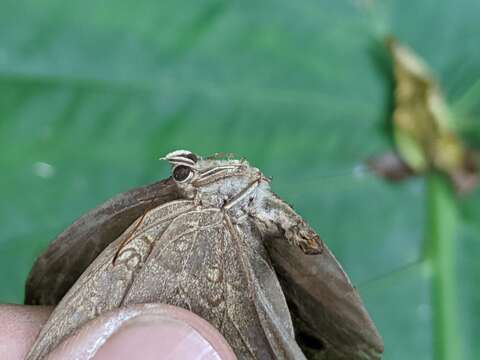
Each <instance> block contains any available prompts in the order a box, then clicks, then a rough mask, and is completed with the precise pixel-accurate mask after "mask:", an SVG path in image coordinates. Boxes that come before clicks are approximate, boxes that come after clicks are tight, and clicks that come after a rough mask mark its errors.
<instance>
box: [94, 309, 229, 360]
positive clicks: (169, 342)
mask: <svg viewBox="0 0 480 360" xmlns="http://www.w3.org/2000/svg"><path fill="white" fill-rule="evenodd" d="M136 358H141V359H145V360H150V359H185V360H200V359H202V360H214V359H215V360H221V357H220V356H219V354H218V353H217V352H216V351H215V349H214V348H213V346H212V345H211V344H210V343H209V342H208V341H207V339H206V338H204V337H203V336H202V335H200V333H199V332H198V331H196V330H195V329H194V328H193V327H191V326H190V325H188V324H187V323H185V322H182V321H179V320H175V319H170V318H166V317H163V316H148V317H147V316H138V317H136V318H135V319H133V320H131V321H130V322H129V323H127V324H125V325H124V326H122V327H121V328H119V329H118V330H117V331H116V332H115V333H114V334H113V335H112V336H111V337H110V338H108V340H107V341H106V342H105V344H104V345H103V346H102V347H101V348H100V349H99V350H98V352H97V353H96V355H95V357H94V359H95V360H110V359H118V360H123V359H136Z"/></svg>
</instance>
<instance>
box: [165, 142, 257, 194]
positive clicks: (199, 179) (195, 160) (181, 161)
mask: <svg viewBox="0 0 480 360" xmlns="http://www.w3.org/2000/svg"><path fill="white" fill-rule="evenodd" d="M161 159H162V160H167V161H168V162H169V163H170V165H171V166H172V178H173V180H175V182H176V183H177V186H178V188H179V189H180V190H181V191H182V192H183V193H184V195H185V196H186V197H188V198H193V197H194V196H197V195H198V196H201V197H202V198H204V196H202V195H205V194H207V193H209V197H212V196H216V195H219V196H223V197H224V198H227V199H228V198H230V197H232V196H234V195H235V192H236V191H237V185H238V187H239V188H241V187H242V186H243V184H244V183H248V182H251V181H252V180H253V179H255V178H258V177H259V176H261V174H260V171H259V170H258V169H256V168H253V167H251V166H250V165H249V164H248V162H247V161H245V160H235V159H233V158H232V156H231V155H228V156H223V155H220V154H216V155H214V156H210V157H207V158H202V157H200V156H198V155H196V154H194V153H192V152H191V151H188V150H176V151H173V152H171V153H169V154H167V155H166V156H164V157H163V158H161Z"/></svg>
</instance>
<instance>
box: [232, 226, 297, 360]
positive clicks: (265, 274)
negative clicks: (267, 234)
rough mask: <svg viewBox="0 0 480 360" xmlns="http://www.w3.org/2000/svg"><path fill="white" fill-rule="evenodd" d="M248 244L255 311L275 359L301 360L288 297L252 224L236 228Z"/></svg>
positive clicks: (247, 253)
mask: <svg viewBox="0 0 480 360" xmlns="http://www.w3.org/2000/svg"><path fill="white" fill-rule="evenodd" d="M235 230H236V231H237V233H238V236H239V237H240V238H241V239H242V241H241V243H243V244H247V246H246V248H247V249H249V251H245V252H244V253H243V254H244V256H247V257H248V261H249V263H250V265H251V266H250V269H251V279H252V287H253V296H254V298H255V301H254V303H255V308H256V311H257V314H258V317H259V320H260V322H261V324H262V328H263V331H264V333H265V334H266V335H267V339H268V340H269V343H270V346H271V349H272V351H273V353H274V358H275V359H288V360H293V359H295V360H301V359H305V355H304V354H303V352H302V350H301V349H300V347H299V346H298V344H297V342H296V340H295V333H294V327H293V324H292V320H291V316H290V311H289V309H288V306H287V302H286V299H285V295H284V293H283V291H282V288H281V286H280V283H279V280H278V278H277V275H276V273H275V270H274V269H273V266H272V264H271V262H270V258H269V256H268V253H267V252H266V249H265V247H264V242H263V239H262V236H261V234H260V233H259V232H258V230H257V229H256V228H255V226H254V225H253V224H251V223H249V222H244V223H240V224H237V225H236V229H235Z"/></svg>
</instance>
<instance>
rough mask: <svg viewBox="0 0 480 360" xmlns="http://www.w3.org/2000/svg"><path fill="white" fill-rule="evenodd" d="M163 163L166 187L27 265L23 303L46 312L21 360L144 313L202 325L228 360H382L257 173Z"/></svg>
mask: <svg viewBox="0 0 480 360" xmlns="http://www.w3.org/2000/svg"><path fill="white" fill-rule="evenodd" d="M165 159H166V160H168V161H169V162H170V163H171V165H172V178H171V179H168V180H165V181H162V182H159V183H156V184H153V185H150V186H147V187H144V188H140V189H135V190H132V191H130V192H127V193H124V194H121V195H119V196H117V197H115V198H113V199H111V200H109V201H108V202H106V203H105V204H103V205H101V206H100V207H98V208H97V209H94V210H92V211H91V212H90V213H88V214H86V215H84V216H83V217H82V218H80V219H79V220H78V221H77V222H75V223H74V224H73V225H72V226H71V227H70V228H68V229H67V230H66V231H65V232H64V233H62V234H60V236H59V237H58V238H57V239H56V240H55V241H54V242H53V243H52V244H51V245H50V247H49V248H48V249H47V251H46V252H45V253H44V254H43V255H42V256H41V257H40V258H39V259H38V260H37V261H36V263H35V265H34V266H33V268H32V271H31V273H30V275H29V278H28V281H27V285H26V298H25V302H26V303H27V304H49V305H57V307H56V308H55V310H54V312H53V313H52V315H51V317H50V319H49V320H48V322H47V323H46V324H45V326H44V327H43V329H42V330H41V332H40V334H39V336H38V338H37V339H36V342H35V344H34V346H33V347H32V349H31V351H30V353H29V355H28V359H41V358H44V357H45V356H46V355H47V354H48V353H49V352H50V351H51V350H52V349H54V348H55V347H56V346H57V345H59V344H60V343H61V342H62V340H63V339H65V338H66V337H68V336H69V335H71V334H72V333H73V332H74V331H75V330H76V329H77V328H78V327H80V326H81V325H83V324H84V323H85V322H86V321H88V320H90V319H93V318H95V317H96V316H98V315H100V314H102V313H104V312H106V311H108V310H111V309H113V308H116V307H119V306H126V305H129V304H136V303H150V302H160V303H168V304H173V305H177V306H181V307H184V308H186V309H189V310H191V311H193V312H195V313H197V314H198V315H200V316H202V317H203V318H204V319H206V320H207V321H209V322H210V323H212V324H213V325H214V326H215V327H217V329H219V331H220V332H221V333H222V334H223V335H224V336H225V338H226V339H227V341H228V342H229V343H230V345H231V346H232V348H233V350H234V351H235V353H236V355H237V357H238V358H239V359H304V358H305V355H304V353H303V352H302V350H301V349H300V347H299V345H298V344H300V346H301V348H302V349H303V351H304V352H305V354H307V356H308V357H309V358H318V359H379V358H380V357H381V353H382V352H383V343H382V340H381V338H380V336H379V335H378V333H377V331H376V329H375V326H374V325H373V323H372V321H371V320H370V318H369V316H368V313H367V312H366V310H365V308H364V307H363V305H362V302H361V299H360V298H359V296H358V294H357V292H356V291H355V290H354V288H353V287H352V285H351V284H350V281H349V280H348V277H347V276H346V274H345V273H344V272H343V270H342V268H341V266H340V265H339V264H338V262H337V261H336V260H335V258H334V257H333V255H332V254H331V253H330V251H329V250H328V248H327V247H326V246H325V245H324V244H323V243H322V242H321V240H320V239H319V237H318V235H317V234H316V233H315V232H314V231H313V230H312V229H311V228H310V226H309V225H308V224H307V223H306V222H305V221H304V220H303V219H302V218H301V217H300V216H299V215H298V214H296V213H295V212H294V210H293V209H292V208H291V207H290V206H289V205H287V204H286V203H285V202H284V201H282V200H281V199H280V198H279V197H278V196H276V195H275V194H274V193H273V192H272V191H271V190H270V186H269V180H268V179H267V178H265V177H264V176H263V175H262V173H261V172H260V171H259V170H258V169H257V168H254V167H251V166H250V165H249V164H248V163H247V162H246V161H245V160H233V159H218V158H206V159H202V158H199V157H198V156H196V155H195V154H193V153H191V152H189V151H184V150H180V151H174V152H172V153H170V154H168V155H167V156H166V157H165ZM292 244H293V245H295V246H291V245H292ZM277 276H278V278H277ZM279 280H280V281H279ZM287 302H288V306H287ZM292 319H293V322H292ZM297 342H298V343H297Z"/></svg>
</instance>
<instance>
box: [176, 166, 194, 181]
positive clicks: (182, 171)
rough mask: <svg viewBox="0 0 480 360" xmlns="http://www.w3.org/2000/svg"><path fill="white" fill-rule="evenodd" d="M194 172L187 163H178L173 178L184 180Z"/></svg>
mask: <svg viewBox="0 0 480 360" xmlns="http://www.w3.org/2000/svg"><path fill="white" fill-rule="evenodd" d="M191 173H192V169H191V168H189V167H188V166H185V165H178V166H177V167H175V169H173V178H174V179H175V180H176V181H179V182H182V181H185V180H187V179H188V177H189V176H190V174H191Z"/></svg>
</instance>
